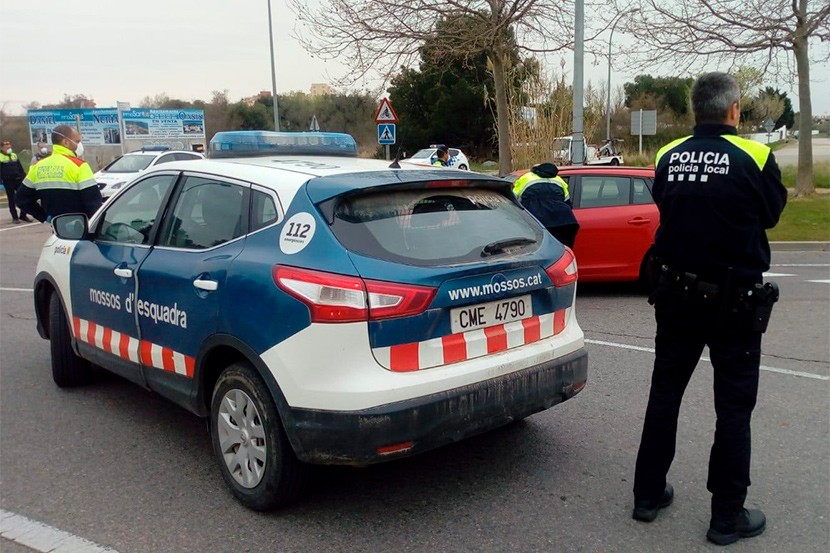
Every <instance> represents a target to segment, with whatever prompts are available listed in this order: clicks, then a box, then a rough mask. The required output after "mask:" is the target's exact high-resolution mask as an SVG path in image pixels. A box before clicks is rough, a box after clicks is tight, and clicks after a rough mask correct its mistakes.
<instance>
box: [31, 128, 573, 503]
mask: <svg viewBox="0 0 830 553" xmlns="http://www.w3.org/2000/svg"><path fill="white" fill-rule="evenodd" d="M312 154H313V155H312ZM356 154H357V145H356V144H355V142H354V140H353V139H352V138H351V137H350V136H349V135H343V134H336V133H273V132H266V131H239V132H223V133H217V135H216V136H215V137H214V139H213V140H212V141H211V143H210V151H209V156H208V157H209V158H210V159H205V160H196V161H188V162H171V163H167V164H164V165H162V166H159V167H155V168H153V169H151V170H150V171H148V172H147V173H145V174H143V175H142V176H141V177H139V178H138V179H137V180H136V181H135V182H134V183H132V184H131V185H130V186H128V187H127V188H125V189H123V190H120V191H119V192H118V193H117V194H116V195H115V196H114V197H113V198H112V199H111V200H110V201H109V202H108V203H107V204H105V205H104V206H103V207H102V208H101V210H99V211H98V212H97V213H96V214H95V215H94V216H93V217H92V218H91V219H89V220H87V218H86V217H85V216H84V215H80V214H67V215H62V216H59V217H56V218H55V219H53V220H52V227H53V230H54V236H52V237H50V238H49V239H48V240H47V242H46V245H45V247H44V249H43V253H42V255H41V258H40V261H39V263H38V268H37V275H36V278H35V283H34V289H35V293H34V296H35V308H36V312H37V325H38V331H39V332H40V335H41V336H42V337H43V338H45V339H48V340H49V341H50V343H51V354H52V375H53V378H54V381H55V382H56V384H57V385H58V386H61V387H65V386H76V385H80V384H83V383H86V382H88V381H89V379H90V377H91V370H90V367H91V365H96V366H100V367H103V368H105V369H107V370H110V371H112V372H114V373H117V374H119V375H121V376H122V377H124V378H127V379H129V380H132V381H133V382H135V383H137V384H138V385H140V386H143V387H145V388H147V389H149V390H152V391H154V392H157V393H158V394H161V395H162V396H164V397H166V398H168V399H170V400H172V401H173V402H175V403H177V404H178V405H180V406H182V407H184V408H185V409H188V410H189V411H191V412H193V413H194V414H196V415H198V416H201V417H208V418H209V421H210V425H209V426H210V432H211V438H212V443H213V449H214V452H215V456H216V459H217V461H218V463H219V466H220V467H221V472H222V475H223V478H224V480H225V481H226V483H227V485H228V486H229V488H230V490H231V491H232V492H233V494H234V495H235V496H236V498H237V499H238V500H239V501H241V502H242V503H243V504H244V505H246V506H248V507H250V508H253V509H256V510H266V509H271V508H274V507H278V506H282V505H285V504H287V503H289V502H291V501H292V500H294V499H295V498H296V497H297V496H298V495H299V494H300V492H301V490H302V489H303V483H304V482H305V481H306V480H307V476H308V474H309V473H308V464H345V465H366V464H371V463H378V462H382V461H387V460H392V459H398V458H401V457H406V456H409V455H413V454H416V453H419V452H422V451H426V450H429V449H432V448H435V447H438V446H441V445H444V444H448V443H451V442H455V441H458V440H461V439H463V438H465V437H467V436H472V435H475V434H478V433H481V432H484V431H487V430H489V429H492V428H495V427H498V426H501V425H504V424H507V423H509V422H511V421H515V420H518V419H522V418H524V417H527V416H529V415H531V414H533V413H536V412H539V411H542V410H544V409H547V408H549V407H552V406H553V405H556V404H557V403H560V402H562V401H565V400H567V399H569V398H570V397H572V396H574V395H575V394H577V393H578V392H579V391H580V390H582V388H583V387H584V385H585V382H586V379H587V353H586V351H585V349H584V337H583V332H582V330H581V329H580V327H579V324H578V323H577V320H576V316H575V312H574V298H575V292H576V283H577V267H576V263H575V261H574V256H573V253H572V252H571V251H570V250H569V249H567V248H565V247H564V246H562V245H561V244H560V243H559V242H557V241H556V240H555V239H553V238H552V237H551V236H550V235H549V234H548V233H547V232H545V231H544V229H543V228H542V227H540V226H539V224H538V223H537V222H536V220H535V219H534V218H533V217H531V216H530V215H529V214H528V213H527V212H525V211H524V210H523V209H522V208H521V207H520V206H519V205H518V204H517V202H516V200H515V198H514V196H513V195H512V192H511V187H510V184H509V183H507V182H505V181H503V180H500V179H497V178H495V177H489V176H486V175H479V174H475V173H469V172H462V171H457V170H451V169H450V170H448V169H432V168H421V169H409V170H406V169H400V168H397V164H395V163H393V164H392V166H391V167H390V166H389V165H388V162H383V161H375V160H365V159H358V158H357V157H356Z"/></svg>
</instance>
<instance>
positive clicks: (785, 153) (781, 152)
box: [775, 136, 830, 166]
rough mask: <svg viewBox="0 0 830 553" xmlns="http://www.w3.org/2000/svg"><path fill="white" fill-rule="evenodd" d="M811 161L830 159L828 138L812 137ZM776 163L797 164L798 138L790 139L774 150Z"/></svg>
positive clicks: (782, 164)
mask: <svg viewBox="0 0 830 553" xmlns="http://www.w3.org/2000/svg"><path fill="white" fill-rule="evenodd" d="M812 142H813V162H814V163H816V162H819V161H830V138H819V137H815V136H814V137H813V140H812ZM775 160H776V161H777V162H778V165H781V166H784V165H798V140H791V141H790V142H789V143H787V144H786V145H785V146H784V147H782V148H779V149H778V150H776V151H775Z"/></svg>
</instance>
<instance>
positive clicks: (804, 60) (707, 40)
mask: <svg viewBox="0 0 830 553" xmlns="http://www.w3.org/2000/svg"><path fill="white" fill-rule="evenodd" d="M635 1H636V3H635V5H636V6H637V7H638V8H639V11H637V12H636V14H634V15H633V16H632V20H631V24H630V26H629V30H630V31H631V32H632V33H633V34H634V35H635V36H636V37H637V38H638V39H639V40H638V43H637V44H638V46H639V47H635V48H634V49H633V50H638V52H637V53H638V54H640V57H639V59H640V60H641V66H650V67H653V66H654V64H655V63H657V64H663V65H665V66H670V67H671V68H673V69H674V70H675V71H677V72H678V73H680V72H692V71H694V70H701V69H704V68H707V69H708V68H710V67H712V66H713V65H715V64H717V63H726V64H729V68H730V69H732V68H736V67H738V66H747V65H754V66H757V67H762V68H763V69H764V71H772V72H774V73H776V74H779V75H794V76H796V77H797V79H798V100H799V109H800V112H801V113H800V120H799V126H800V128H801V129H807V130H808V131H809V129H810V128H811V126H812V117H813V109H812V103H811V100H810V63H811V61H826V60H827V59H829V58H830V2H828V1H827V0H812V1H810V0H635ZM617 2H618V4H619V6H620V7H624V8H630V7H631V0H617ZM623 4H624V6H623ZM811 47H812V48H813V53H812V55H811V54H810V48H811ZM798 157H799V164H798V177H797V181H796V194H797V195H803V194H809V193H811V192H813V191H814V190H815V187H814V185H813V179H812V173H813V150H812V138H811V136H810V133H809V132H801V136H800V137H799V141H798Z"/></svg>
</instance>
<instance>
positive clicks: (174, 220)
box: [159, 177, 247, 250]
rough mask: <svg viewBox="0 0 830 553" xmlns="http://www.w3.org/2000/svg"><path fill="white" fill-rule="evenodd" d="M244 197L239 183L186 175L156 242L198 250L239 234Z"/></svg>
mask: <svg viewBox="0 0 830 553" xmlns="http://www.w3.org/2000/svg"><path fill="white" fill-rule="evenodd" d="M244 199H245V188H243V187H242V186H238V185H235V184H230V183H227V182H222V181H219V180H216V179H212V178H205V177H187V180H185V182H184V186H183V187H182V191H181V193H180V194H179V197H178V199H177V201H176V206H175V207H174V208H173V213H172V217H170V219H169V221H168V222H167V224H166V225H165V228H164V230H163V231H162V239H161V240H160V242H159V245H160V246H170V247H173V248H188V249H197V250H202V249H206V248H212V247H214V246H218V245H220V244H224V243H225V242H229V241H231V240H233V239H234V238H238V237H240V236H242V234H243V233H244V230H245V229H244V227H243V225H244V222H245V221H244V218H243V213H244V212H245V211H247V209H246V207H247V206H244V205H243V201H244Z"/></svg>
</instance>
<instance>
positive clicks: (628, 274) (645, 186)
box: [508, 166, 660, 284]
mask: <svg viewBox="0 0 830 553" xmlns="http://www.w3.org/2000/svg"><path fill="white" fill-rule="evenodd" d="M526 171H527V170H526V169H525V170H521V171H515V172H514V173H512V174H511V175H510V176H509V177H508V180H510V181H511V182H512V181H514V180H516V178H518V176H519V175H521V174H523V173H525V172H526ZM559 175H560V176H561V177H562V178H563V179H565V180H566V181H567V182H568V189H569V193H570V195H571V198H572V200H573V207H574V215H575V216H576V219H577V221H578V222H579V233H578V234H577V235H576V243H575V244H574V254H575V255H576V259H577V262H578V263H579V280H581V281H583V282H613V281H636V280H641V281H642V282H643V283H644V284H649V279H650V278H651V268H650V266H649V259H650V254H651V247H652V246H653V245H654V237H655V234H656V232H657V227H658V226H659V224H660V213H659V212H658V210H657V205H655V203H654V198H653V197H652V195H651V189H652V185H653V184H654V168H653V167H618V166H566V167H560V168H559Z"/></svg>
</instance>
